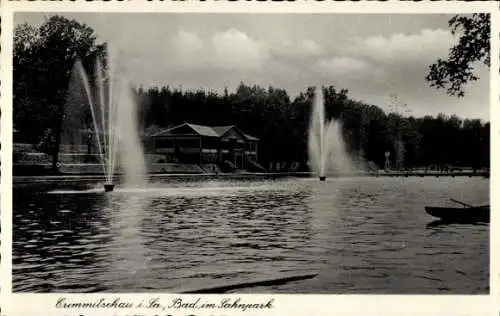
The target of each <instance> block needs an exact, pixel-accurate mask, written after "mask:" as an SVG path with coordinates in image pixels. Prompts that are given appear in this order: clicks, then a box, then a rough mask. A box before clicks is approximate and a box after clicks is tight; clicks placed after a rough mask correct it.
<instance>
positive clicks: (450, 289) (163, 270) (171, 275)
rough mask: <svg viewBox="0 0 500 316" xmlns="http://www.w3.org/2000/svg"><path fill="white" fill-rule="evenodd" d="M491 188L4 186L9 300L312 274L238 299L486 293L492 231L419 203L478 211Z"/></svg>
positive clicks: (467, 183)
mask: <svg viewBox="0 0 500 316" xmlns="http://www.w3.org/2000/svg"><path fill="white" fill-rule="evenodd" d="M488 187H489V183H488V181H487V180H484V179H469V178H462V179H460V178H455V179H451V178H450V179H445V178H440V179H436V178H356V179H337V180H335V179H329V180H328V181H327V182H319V181H317V180H316V179H287V180H275V181H255V180H253V181H243V180H239V181H199V180H198V181H192V180H189V179H182V181H173V180H172V179H169V180H164V181H158V182H156V183H154V184H152V185H151V188H148V189H147V190H145V189H142V190H141V189H120V188H117V190H116V191H115V192H112V193H110V194H104V193H102V189H100V188H99V189H96V188H97V186H96V185H95V184H91V183H86V184H72V185H65V187H62V186H61V185H58V186H55V187H52V186H49V185H43V186H39V187H36V188H15V190H14V236H13V238H14V243H13V284H14V291H16V292H20V291H24V292H68V291H71V292H95V291H109V292H120V291H121V292H140V291H180V290H183V289H186V288H189V289H194V288H203V287H206V286H208V285H221V284H226V283H234V282H238V281H248V280H253V279H263V278H266V277H273V278H274V277H279V276H280V275H281V274H284V273H286V274H290V273H299V274H302V273H304V272H309V271H315V272H318V273H319V274H318V276H317V277H316V278H314V279H310V280H306V281H300V282H294V283H289V284H284V285H280V286H274V287H265V288H264V287H263V288H251V289H245V290H238V292H244V291H248V292H288V293H297V292H302V293H304V292H305V293H442V292H444V293H487V292H488V289H489V288H488V284H489V272H488V269H489V226H488V225H437V226H433V225H428V224H429V223H431V222H432V221H433V219H432V218H431V217H429V216H428V215H427V214H426V213H425V212H424V208H423V207H424V206H425V205H431V204H435V205H442V204H443V203H446V201H447V200H448V199H449V198H450V197H452V198H457V199H462V200H465V201H467V202H469V203H472V204H485V202H487V201H488V196H489V191H488Z"/></svg>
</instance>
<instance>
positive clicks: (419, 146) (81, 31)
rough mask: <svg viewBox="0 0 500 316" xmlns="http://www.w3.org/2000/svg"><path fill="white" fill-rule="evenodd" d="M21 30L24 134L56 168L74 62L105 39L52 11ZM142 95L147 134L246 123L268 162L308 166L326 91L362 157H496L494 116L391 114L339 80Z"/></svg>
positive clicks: (446, 160) (17, 44) (410, 160)
mask: <svg viewBox="0 0 500 316" xmlns="http://www.w3.org/2000/svg"><path fill="white" fill-rule="evenodd" d="M14 35H15V36H14V59H13V62H14V71H13V75H14V103H13V104H14V128H15V129H16V130H17V134H18V135H17V139H21V140H22V141H23V142H28V143H32V144H36V145H37V146H38V147H39V149H40V150H43V151H45V152H48V153H50V154H52V155H53V157H54V159H53V164H54V166H55V165H56V162H57V156H58V150H59V149H58V147H59V139H60V134H61V128H62V123H61V122H62V118H63V115H64V105H65V100H66V92H67V86H68V82H69V79H70V74H71V69H72V66H73V63H74V61H75V59H76V58H77V57H78V58H81V59H83V61H84V63H86V60H91V59H93V58H95V57H96V56H105V51H106V45H105V44H97V43H96V36H95V35H94V33H93V30H92V29H91V28H90V27H89V26H87V25H83V24H80V23H78V22H77V21H74V20H67V19H65V18H63V17H60V16H53V17H50V18H48V19H46V21H45V23H43V24H41V25H40V26H37V27H34V26H31V25H28V24H22V25H19V26H17V27H16V29H15V34H14ZM90 69H91V68H89V71H91V70H90ZM319 89H321V90H322V91H321V92H322V93H319V92H320V91H319ZM134 95H135V97H136V101H137V104H138V120H139V125H140V131H139V132H140V133H141V134H142V135H148V134H150V133H151V132H153V131H156V130H158V129H161V128H165V127H168V126H172V125H175V124H180V123H183V122H191V123H196V124H201V125H232V124H236V125H237V126H238V127H240V128H241V129H242V130H244V131H245V132H246V133H248V134H251V135H253V136H256V137H258V138H260V141H259V162H260V163H261V164H262V165H264V166H268V165H269V163H270V162H276V161H282V162H299V163H300V164H301V166H303V168H306V166H307V159H308V158H307V157H308V155H307V143H306V142H307V133H308V123H309V119H310V113H311V106H312V100H313V98H314V97H315V96H316V95H317V96H318V97H320V96H321V95H323V98H324V103H325V109H326V117H327V118H328V119H336V120H339V121H340V122H342V127H343V138H344V140H345V143H346V146H347V151H348V153H350V154H351V155H352V157H353V158H354V159H356V158H360V159H362V160H363V161H370V162H373V163H374V164H376V165H378V166H379V167H383V165H384V161H385V158H384V153H385V152H386V151H390V152H391V157H395V159H396V162H397V166H398V167H401V168H402V167H417V166H429V165H436V164H438V165H444V164H449V165H456V166H467V167H474V168H479V167H489V164H490V161H489V157H490V124H489V123H484V122H481V121H480V120H471V119H463V120H462V119H460V118H458V117H456V116H446V115H439V116H437V117H431V116H425V117H412V116H403V115H401V114H398V113H385V112H384V111H383V110H382V109H381V108H380V107H378V106H376V105H370V104H366V103H364V102H362V101H356V100H353V99H352V98H350V97H349V95H348V91H347V90H345V89H339V88H337V87H333V86H331V85H325V86H323V87H321V88H319V87H318V88H317V89H316V88H314V87H307V88H305V89H304V91H303V92H301V93H300V94H299V95H297V96H290V95H289V94H288V93H287V92H286V91H285V90H283V89H280V88H279V87H267V88H264V87H260V86H248V85H245V84H244V83H241V84H240V85H239V86H238V88H237V89H236V90H235V91H231V92H229V91H228V90H227V89H226V90H225V91H224V93H219V94H218V93H215V92H210V91H202V90H200V91H182V90H179V89H172V88H170V87H168V86H164V87H154V88H149V89H144V88H142V87H136V88H134ZM394 100H395V102H396V103H397V102H399V101H397V98H394ZM408 107H411V104H409V105H408ZM395 108H397V106H396V107H395Z"/></svg>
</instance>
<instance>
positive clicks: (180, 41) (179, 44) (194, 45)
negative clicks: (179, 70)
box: [167, 31, 205, 69]
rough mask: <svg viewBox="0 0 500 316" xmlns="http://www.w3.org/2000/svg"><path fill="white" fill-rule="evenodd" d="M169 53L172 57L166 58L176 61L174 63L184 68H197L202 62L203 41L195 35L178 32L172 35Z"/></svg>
mask: <svg viewBox="0 0 500 316" xmlns="http://www.w3.org/2000/svg"><path fill="white" fill-rule="evenodd" d="M171 43H172V47H171V49H170V50H171V51H173V52H174V53H172V54H173V55H174V56H168V57H167V58H169V59H174V58H175V60H176V63H178V64H179V65H181V66H182V67H184V68H195V69H196V68H198V67H199V66H200V65H201V64H203V62H204V56H205V55H204V53H203V47H204V42H203V40H202V39H201V38H200V37H199V36H198V35H196V34H194V33H190V32H185V31H179V32H178V33H177V34H175V35H174V37H173V39H172V41H171Z"/></svg>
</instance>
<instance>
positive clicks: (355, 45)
mask: <svg viewBox="0 0 500 316" xmlns="http://www.w3.org/2000/svg"><path fill="white" fill-rule="evenodd" d="M455 40H456V39H455V38H454V37H453V36H452V35H451V33H450V32H449V31H448V30H443V29H436V30H429V29H425V30H422V31H421V32H420V33H418V34H402V33H398V34H394V35H392V36H390V37H383V36H371V37H366V38H359V37H358V38H354V39H352V40H351V41H349V44H348V45H346V46H345V48H344V49H345V50H346V52H349V54H350V55H351V56H353V55H354V56H359V57H364V58H368V59H370V60H374V61H378V62H380V63H384V64H387V63H390V64H394V63H397V64H399V63H405V62H415V61H416V62H419V63H426V64H427V63H428V62H433V61H435V59H436V58H439V57H442V56H446V54H447V52H448V50H449V49H450V47H451V46H452V45H453V44H454V43H455Z"/></svg>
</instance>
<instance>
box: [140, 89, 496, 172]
mask: <svg viewBox="0 0 500 316" xmlns="http://www.w3.org/2000/svg"><path fill="white" fill-rule="evenodd" d="M319 92H320V91H317V89H316V88H315V87H308V88H307V89H305V91H303V92H301V93H299V95H297V96H296V97H294V98H292V97H290V96H289V94H288V93H287V91H285V90H284V89H280V88H275V87H272V86H269V87H268V88H263V87H260V86H257V85H253V86H249V85H245V84H244V83H240V85H239V86H238V87H237V89H236V90H235V91H234V92H231V93H229V92H228V91H227V89H226V90H225V92H224V93H222V94H217V93H215V92H210V91H209V92H207V91H203V90H198V91H182V90H180V89H176V88H174V89H172V88H170V87H168V86H165V87H161V88H159V87H155V88H150V89H147V90H144V89H143V88H139V89H136V90H135V93H136V95H137V98H138V99H137V100H138V104H139V111H140V112H139V120H140V123H141V126H142V127H143V129H144V132H145V133H147V134H150V133H152V132H154V131H157V130H160V129H162V128H167V127H170V126H173V125H177V124H181V123H183V122H191V123H195V124H200V125H212V126H216V125H230V124H236V125H237V126H238V127H240V128H241V129H242V130H244V131H245V132H246V133H248V134H251V135H253V136H256V137H258V138H259V139H260V141H259V160H260V162H261V163H262V164H263V165H264V166H267V165H268V164H269V163H270V162H278V161H279V162H287V163H292V162H300V163H301V165H303V166H306V165H307V160H308V155H307V135H308V129H309V120H310V115H311V110H312V106H313V100H314V98H315V97H316V95H318V97H321V95H322V96H323V99H324V104H325V117H326V118H327V119H329V120H331V119H334V120H338V121H340V122H341V123H342V132H343V135H342V137H343V139H344V141H345V145H346V149H347V152H348V153H349V154H350V155H351V157H353V159H354V160H356V159H358V158H359V159H361V160H363V161H365V162H373V163H374V164H376V165H377V166H379V167H383V166H384V162H385V155H384V154H385V152H386V151H389V152H390V153H391V157H394V160H395V162H397V160H399V164H400V167H403V166H404V167H420V166H429V165H445V164H449V165H456V166H467V167H474V168H480V167H489V144H490V124H489V123H484V122H482V121H481V120H479V119H465V120H462V119H460V118H458V117H457V116H456V115H452V116H447V115H444V114H440V115H438V116H437V117H432V116H424V117H413V116H403V115H402V114H398V113H396V112H393V113H386V112H384V111H383V110H382V109H381V108H380V107H378V106H375V105H369V104H366V103H363V102H361V101H355V100H353V99H351V98H349V96H348V91H347V90H345V89H340V90H339V89H336V88H335V87H334V86H323V87H321V94H320V93H319Z"/></svg>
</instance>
